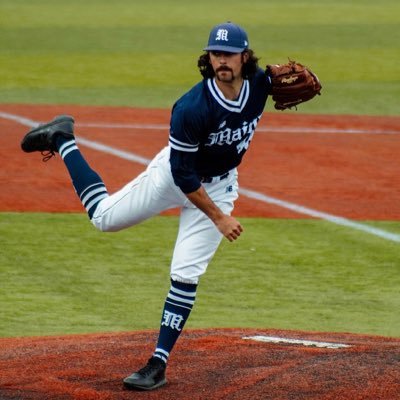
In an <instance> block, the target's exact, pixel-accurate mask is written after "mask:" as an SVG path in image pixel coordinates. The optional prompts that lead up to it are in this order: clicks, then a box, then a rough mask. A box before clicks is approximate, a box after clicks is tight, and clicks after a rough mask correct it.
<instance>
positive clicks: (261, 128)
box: [76, 122, 400, 135]
mask: <svg viewBox="0 0 400 400" xmlns="http://www.w3.org/2000/svg"><path fill="white" fill-rule="evenodd" d="M76 126H79V127H83V128H101V129H138V130H162V131H165V130H169V125H166V124H131V123H127V124H121V123H115V124H108V123H97V122H96V123H95V122H79V123H77V124H76ZM257 132H270V133H334V134H359V135H398V134H400V131H396V130H385V129H379V130H378V129H353V128H323V127H317V128H316V127H306V126H304V127H300V126H296V127H292V126H287V127H282V126H279V127H278V126H258V127H257Z"/></svg>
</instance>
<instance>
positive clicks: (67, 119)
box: [21, 115, 75, 158]
mask: <svg viewBox="0 0 400 400" xmlns="http://www.w3.org/2000/svg"><path fill="white" fill-rule="evenodd" d="M74 122H75V121H74V119H73V118H72V117H71V116H69V115H59V116H58V117H55V118H54V119H53V120H52V121H51V122H49V123H47V124H43V125H39V126H38V127H37V128H34V129H32V130H31V131H29V132H28V133H27V134H26V135H25V137H24V138H23V139H22V141H21V148H22V150H23V151H25V152H26V153H31V152H33V151H40V152H44V151H48V152H49V153H48V155H50V157H51V156H53V155H54V152H55V151H57V148H56V143H55V141H56V137H57V136H58V135H62V136H64V137H65V138H66V139H73V138H74ZM48 155H46V157H47V156H48ZM46 157H45V158H46Z"/></svg>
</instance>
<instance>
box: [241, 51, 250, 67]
mask: <svg viewBox="0 0 400 400" xmlns="http://www.w3.org/2000/svg"><path fill="white" fill-rule="evenodd" d="M247 61H249V52H248V51H244V52H243V53H242V63H243V64H246V63H247Z"/></svg>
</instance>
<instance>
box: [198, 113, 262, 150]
mask: <svg viewBox="0 0 400 400" xmlns="http://www.w3.org/2000/svg"><path fill="white" fill-rule="evenodd" d="M260 118H261V115H259V116H258V117H257V118H254V119H253V120H252V121H251V122H247V121H243V124H242V127H241V128H238V129H234V130H232V129H231V128H229V127H225V125H226V121H224V122H223V123H222V124H221V125H220V128H224V129H222V130H220V131H218V132H211V133H210V134H209V135H208V140H207V142H206V143H205V144H204V145H205V146H214V145H219V146H223V145H226V144H227V145H231V144H233V143H236V142H239V143H237V144H236V150H237V152H238V153H241V152H242V151H243V150H247V148H248V147H249V144H250V142H251V139H252V138H253V135H254V131H255V129H256V127H257V123H258V121H259V120H260Z"/></svg>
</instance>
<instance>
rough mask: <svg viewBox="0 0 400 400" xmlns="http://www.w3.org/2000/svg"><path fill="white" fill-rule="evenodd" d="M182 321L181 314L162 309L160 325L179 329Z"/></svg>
mask: <svg viewBox="0 0 400 400" xmlns="http://www.w3.org/2000/svg"><path fill="white" fill-rule="evenodd" d="M182 321H183V317H182V315H179V314H174V313H172V312H170V311H168V310H165V311H164V316H163V321H162V323H161V326H169V327H170V328H171V329H176V330H177V331H181V330H182V328H181V326H180V325H181V323H182Z"/></svg>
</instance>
